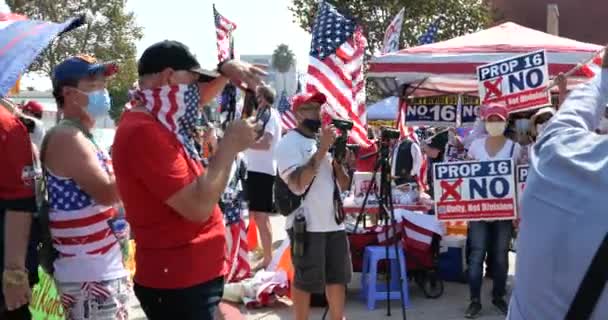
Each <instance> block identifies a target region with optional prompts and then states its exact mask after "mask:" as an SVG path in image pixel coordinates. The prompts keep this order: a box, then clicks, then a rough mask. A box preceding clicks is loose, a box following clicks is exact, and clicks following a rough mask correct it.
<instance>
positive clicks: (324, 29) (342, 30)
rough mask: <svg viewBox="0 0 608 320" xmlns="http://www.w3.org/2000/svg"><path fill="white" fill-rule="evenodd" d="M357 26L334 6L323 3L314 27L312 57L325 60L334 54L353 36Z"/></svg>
mask: <svg viewBox="0 0 608 320" xmlns="http://www.w3.org/2000/svg"><path fill="white" fill-rule="evenodd" d="M356 26H357V24H356V22H355V21H354V19H352V18H350V17H347V16H344V15H342V14H340V13H339V12H338V11H337V10H336V8H334V7H333V6H331V5H329V4H327V3H326V2H322V3H321V8H320V10H319V15H317V18H316V19H315V23H314V26H313V30H314V32H313V34H312V45H311V49H310V55H311V56H313V57H316V58H317V59H320V60H323V59H325V58H326V57H328V56H330V55H332V54H334V53H335V52H336V50H337V49H338V48H339V47H340V46H341V45H342V44H343V43H344V42H346V40H348V39H349V38H350V37H351V36H352V35H353V33H354V32H355V28H356Z"/></svg>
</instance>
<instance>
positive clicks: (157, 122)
mask: <svg viewBox="0 0 608 320" xmlns="http://www.w3.org/2000/svg"><path fill="white" fill-rule="evenodd" d="M218 69H219V72H220V73H221V74H222V75H223V76H219V77H216V78H214V76H217V75H213V74H209V73H208V72H207V71H204V70H202V69H201V68H200V65H199V63H198V62H197V61H196V58H195V57H194V55H193V54H192V53H190V51H189V50H188V48H187V47H186V46H184V45H183V44H181V43H179V42H175V41H163V42H160V43H157V44H154V45H152V46H151V47H149V48H148V49H146V51H145V52H144V53H143V55H142V56H141V58H140V60H139V63H138V73H139V78H140V79H139V85H140V88H141V91H140V92H139V93H138V94H137V96H138V97H139V101H138V105H137V106H136V107H134V108H133V109H131V110H130V111H128V112H126V113H125V114H124V115H123V117H122V119H121V121H120V124H119V126H118V130H117V132H116V137H115V140H114V145H113V148H112V156H113V163H114V169H115V172H116V179H117V183H118V189H119V192H120V195H121V198H122V200H123V204H124V207H125V211H126V217H127V220H128V221H129V223H130V225H131V228H132V229H133V232H134V235H135V241H136V244H137V250H136V253H135V262H136V265H137V269H136V273H135V287H134V289H135V294H136V296H137V298H138V299H139V301H140V303H141V306H142V309H143V310H144V312H145V313H146V315H147V316H148V318H149V319H180V320H190V319H192V320H195V319H196V320H200V319H213V318H214V312H215V309H216V307H217V305H218V303H219V301H220V299H221V297H222V293H223V285H224V280H223V276H224V273H225V272H224V271H225V270H224V261H225V260H224V255H225V231H224V223H223V220H222V214H221V212H220V209H219V207H218V206H217V204H218V201H219V199H220V195H221V194H222V192H223V191H224V189H225V188H226V184H227V180H228V176H229V173H230V169H231V165H232V163H233V160H234V159H235V157H236V155H237V153H238V152H240V151H243V150H245V149H247V148H248V147H250V146H251V145H252V144H253V143H254V140H255V137H256V126H255V124H254V121H253V120H251V119H249V120H237V121H235V122H234V123H233V124H232V125H230V126H229V127H228V128H227V129H226V131H225V134H224V139H222V141H221V142H220V144H219V146H218V148H217V150H216V151H215V155H214V156H213V157H212V158H211V159H210V161H209V165H208V167H207V168H206V170H205V169H203V167H202V166H201V162H200V158H199V154H198V152H196V148H195V147H194V142H193V141H192V133H193V132H194V130H196V117H197V116H198V115H199V112H198V110H199V106H200V105H203V104H204V103H205V102H208V101H209V100H210V99H211V98H213V97H214V96H215V95H216V94H217V93H219V91H220V90H221V89H222V88H223V86H224V85H225V84H226V82H227V79H228V78H230V79H231V80H232V81H234V82H235V83H239V82H245V83H246V84H247V85H248V87H250V88H253V87H256V86H257V85H258V84H259V83H260V80H259V78H258V77H257V75H258V74H259V73H260V72H261V71H259V70H258V69H256V68H254V67H251V66H249V65H247V64H244V63H240V62H237V61H227V62H224V63H221V64H220V65H219V66H218ZM201 81H206V82H205V83H204V84H201V83H200V82H201Z"/></svg>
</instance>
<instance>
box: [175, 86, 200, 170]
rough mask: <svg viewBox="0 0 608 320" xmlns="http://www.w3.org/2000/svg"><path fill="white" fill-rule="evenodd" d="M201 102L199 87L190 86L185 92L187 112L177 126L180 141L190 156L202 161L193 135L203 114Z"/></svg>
mask: <svg viewBox="0 0 608 320" xmlns="http://www.w3.org/2000/svg"><path fill="white" fill-rule="evenodd" d="M199 100H200V95H199V92H198V87H197V86H196V85H192V86H189V87H188V89H187V90H186V91H185V92H184V103H185V105H186V112H185V113H184V114H183V115H182V116H181V117H180V118H179V119H177V124H178V126H179V129H178V133H179V134H178V140H179V141H180V142H181V143H182V144H183V145H184V148H185V149H186V151H187V152H188V155H189V156H190V157H192V158H193V159H200V156H199V154H198V152H197V151H196V147H195V146H194V139H193V138H192V133H193V132H195V130H196V124H197V122H198V119H199V118H200V117H201V112H200V110H199V108H198V103H199Z"/></svg>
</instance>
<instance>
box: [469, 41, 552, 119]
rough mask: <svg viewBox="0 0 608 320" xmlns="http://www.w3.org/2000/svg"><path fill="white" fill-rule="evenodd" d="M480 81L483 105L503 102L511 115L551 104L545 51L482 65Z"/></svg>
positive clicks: (478, 68) (479, 72)
mask: <svg viewBox="0 0 608 320" xmlns="http://www.w3.org/2000/svg"><path fill="white" fill-rule="evenodd" d="M477 80H478V86H479V96H480V98H481V101H482V104H487V103H491V102H496V103H502V104H504V105H505V106H507V108H508V109H509V111H510V112H513V111H523V110H529V109H534V108H537V107H542V106H545V105H549V104H551V95H550V93H549V91H548V90H547V87H548V86H549V67H548V62H547V56H546V53H545V50H539V51H535V52H532V53H527V54H523V55H519V56H515V57H512V58H508V59H504V60H500V61H497V62H492V63H490V64H486V65H483V66H479V67H477Z"/></svg>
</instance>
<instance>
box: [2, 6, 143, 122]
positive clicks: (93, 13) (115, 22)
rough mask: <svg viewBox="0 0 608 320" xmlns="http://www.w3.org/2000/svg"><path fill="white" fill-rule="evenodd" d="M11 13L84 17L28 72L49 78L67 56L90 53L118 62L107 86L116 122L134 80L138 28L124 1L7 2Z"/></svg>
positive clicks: (53, 17) (60, 18)
mask: <svg viewBox="0 0 608 320" xmlns="http://www.w3.org/2000/svg"><path fill="white" fill-rule="evenodd" d="M6 2H7V4H8V5H9V6H10V8H11V10H12V11H13V12H15V13H20V14H24V15H26V16H28V17H30V18H32V19H41V20H50V21H56V22H59V21H64V20H66V19H68V18H71V17H74V16H77V15H80V14H86V16H87V23H86V24H85V25H84V26H82V27H80V28H78V29H76V30H74V31H72V32H69V33H67V34H64V35H63V36H61V37H60V38H59V39H57V40H56V41H55V42H54V43H53V44H52V45H51V46H49V48H47V49H46V50H45V51H44V52H43V54H42V55H40V57H39V58H38V60H37V61H36V62H35V63H34V64H32V66H31V67H30V71H36V72H41V73H44V74H46V75H48V76H51V73H52V70H53V69H54V68H55V66H56V65H57V64H58V63H60V62H61V61H62V60H64V59H65V58H67V57H70V56H73V55H76V54H90V55H93V56H95V57H96V58H97V59H98V60H100V61H113V62H116V63H118V65H119V66H120V71H119V73H118V75H116V76H115V77H114V78H113V79H112V81H110V83H109V88H108V91H109V92H110V95H111V96H112V102H113V103H112V110H111V111H110V115H111V116H112V118H113V119H114V121H118V119H119V117H120V114H121V113H122V109H123V108H124V105H125V103H126V101H127V99H128V90H129V88H130V87H131V85H132V84H133V82H135V80H136V79H137V66H136V56H135V55H136V53H137V49H136V47H135V43H136V42H137V41H138V40H139V39H141V37H142V35H143V34H142V28H141V27H139V26H138V25H137V24H136V23H135V16H134V14H133V12H128V11H127V10H126V9H125V3H126V1H125V0H7V1H6Z"/></svg>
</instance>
